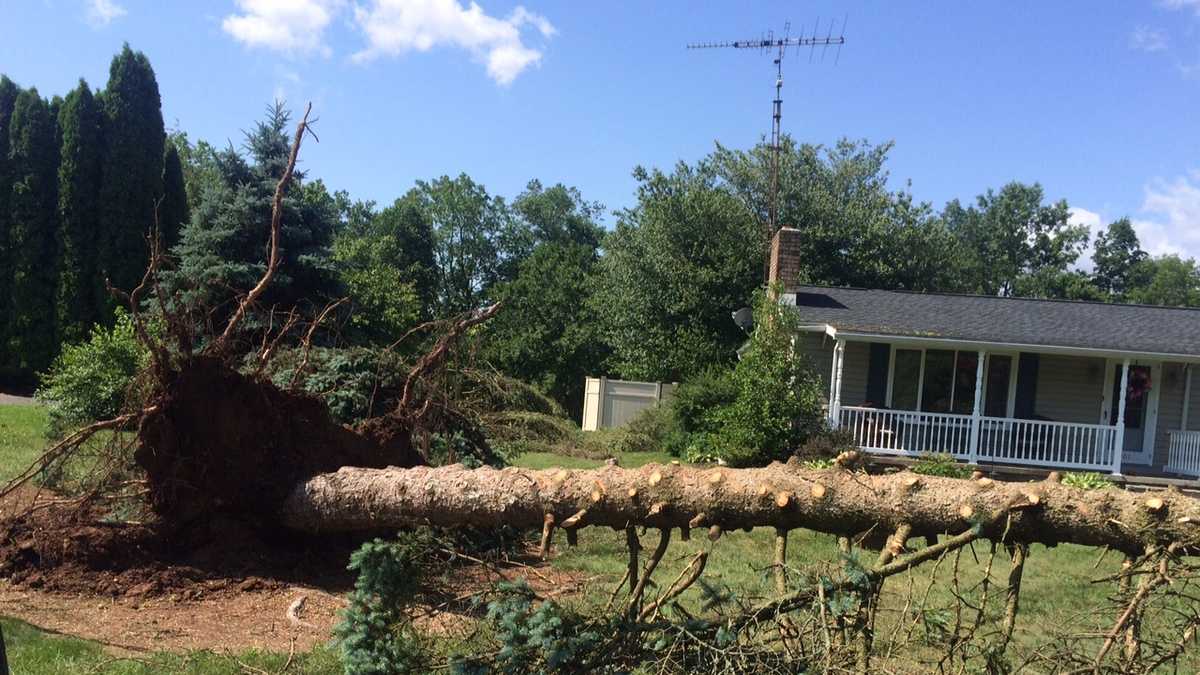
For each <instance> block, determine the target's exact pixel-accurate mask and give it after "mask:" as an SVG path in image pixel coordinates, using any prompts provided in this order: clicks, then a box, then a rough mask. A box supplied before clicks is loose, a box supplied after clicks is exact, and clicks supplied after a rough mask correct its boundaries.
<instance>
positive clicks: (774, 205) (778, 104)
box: [687, 19, 846, 241]
mask: <svg viewBox="0 0 1200 675" xmlns="http://www.w3.org/2000/svg"><path fill="white" fill-rule="evenodd" d="M820 23H821V22H820V19H818V20H817V21H816V22H815V23H813V32H812V34H811V35H810V36H808V37H805V36H804V30H803V29H801V31H800V37H796V38H794V37H792V36H791V23H790V22H788V23H785V24H784V28H783V37H782V38H776V37H775V33H774V31H767V34H766V35H765V36H764V37H762V38H759V39H757V40H734V41H731V42H694V43H691V44H689V45H688V46H687V48H688V49H757V50H759V51H760V52H768V51H772V50H773V51H774V52H775V60H774V64H775V100H774V101H773V102H772V107H771V195H770V196H771V201H770V204H769V205H768V209H769V211H768V217H767V240H768V241H770V239H771V237H774V236H775V232H776V231H778V230H779V156H780V152H781V149H782V148H781V143H782V121H783V57H784V56H785V55H786V54H787V49H788V47H796V48H800V47H809V56H808V60H809V62H810V63H811V62H812V57H813V53H814V52H815V51H816V48H817V47H821V58H822V60H824V58H825V53H826V52H827V51H828V50H829V47H830V45H836V46H837V48H838V49H837V57H836V58H835V61H834V62H835V64H836V62H837V59H840V58H841V54H842V45H843V44H845V43H846V37H845V31H846V22H845V20H843V21H842V30H841V33H840V34H839V35H838V36H837V37H833V21H832V20H830V22H829V30H828V32H827V33H826V35H825V36H824V37H818V36H817V30H818V29H819V26H820Z"/></svg>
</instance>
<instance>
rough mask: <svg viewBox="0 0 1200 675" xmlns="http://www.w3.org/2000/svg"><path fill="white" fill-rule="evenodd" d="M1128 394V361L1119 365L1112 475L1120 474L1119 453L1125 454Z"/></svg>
mask: <svg viewBox="0 0 1200 675" xmlns="http://www.w3.org/2000/svg"><path fill="white" fill-rule="evenodd" d="M1128 392H1129V359H1128V358H1126V359H1125V362H1124V363H1122V364H1121V388H1120V389H1117V436H1116V439H1115V441H1114V442H1113V455H1112V473H1113V475H1120V473H1121V453H1122V452H1125V399H1126V398H1127V397H1128Z"/></svg>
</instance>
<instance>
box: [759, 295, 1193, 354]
mask: <svg viewBox="0 0 1200 675" xmlns="http://www.w3.org/2000/svg"><path fill="white" fill-rule="evenodd" d="M782 301H783V302H784V303H786V304H791V305H794V306H795V307H796V311H797V312H798V313H799V314H800V318H801V321H802V323H804V324H806V325H811V326H813V327H818V326H819V327H821V328H822V329H823V328H824V326H826V325H828V326H831V327H832V328H833V329H834V330H835V331H836V332H837V334H838V336H839V337H862V338H878V339H883V340H889V339H890V340H892V341H911V342H926V343H945V344H955V343H970V344H972V345H978V346H979V347H981V348H991V349H1020V350H1023V351H1040V352H1049V353H1055V352H1058V353H1076V354H1092V355H1097V356H1105V355H1108V356H1117V355H1125V356H1145V357H1150V358H1162V359H1172V360H1180V361H1192V362H1196V361H1200V310H1197V309H1183V308H1174V307H1155V306H1147V305H1118V304H1106V303H1096V302H1071V301H1058V300H1032V299H1023V298H1000V297H992V296H979V295H948V294H933V293H910V292H903V291H878V290H866V289H858V288H827V287H821V286H801V287H798V288H796V289H795V290H794V292H792V293H788V294H786V295H785V296H783V298H782Z"/></svg>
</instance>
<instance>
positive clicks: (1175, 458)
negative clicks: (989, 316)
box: [800, 325, 1200, 478]
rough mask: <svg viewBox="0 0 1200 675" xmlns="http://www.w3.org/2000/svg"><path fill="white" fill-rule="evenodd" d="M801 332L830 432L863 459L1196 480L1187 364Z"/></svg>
mask: <svg viewBox="0 0 1200 675" xmlns="http://www.w3.org/2000/svg"><path fill="white" fill-rule="evenodd" d="M807 328H808V332H807V333H806V334H805V335H803V336H802V338H801V341H800V344H801V345H804V348H805V351H806V352H808V353H809V355H810V357H812V358H813V360H814V361H815V362H816V363H817V364H818V368H820V369H821V371H823V373H827V376H826V377H827V384H828V387H829V389H828V391H829V394H828V406H827V411H828V422H829V425H830V426H831V427H834V428H838V429H841V430H843V431H845V432H846V433H848V434H849V435H850V436H851V438H852V439H853V442H854V443H855V444H856V445H857V446H858V447H860V448H861V449H863V450H864V451H866V452H869V453H874V454H883V455H894V456H920V455H925V454H930V453H946V454H950V455H953V456H954V457H956V458H958V459H960V460H962V461H965V462H970V463H973V464H981V465H983V464H996V465H1017V466H1032V467H1044V468H1052V469H1069V470H1081V471H1098V472H1103V473H1109V474H1117V475H1121V474H1131V475H1135V474H1140V475H1177V476H1184V477H1192V478H1195V477H1198V476H1200V429H1195V428H1193V427H1194V426H1196V425H1195V424H1194V423H1196V422H1200V400H1193V398H1196V399H1200V393H1198V395H1197V396H1196V397H1193V396H1192V391H1191V390H1192V385H1193V383H1192V380H1193V379H1194V373H1193V371H1194V370H1195V369H1196V364H1195V363H1193V362H1192V361H1191V360H1189V359H1180V358H1179V357H1178V356H1174V355H1172V356H1173V358H1168V357H1166V356H1164V355H1155V354H1146V353H1134V352H1119V351H1112V350H1096V349H1085V348H1051V347H1045V346H1037V347H1034V346H1031V345H1015V344H1003V343H986V342H980V341H967V340H946V339H938V338H927V337H915V336H904V337H898V336H888V335H879V334H870V333H864V332H858V331H847V330H838V329H837V328H835V327H833V326H830V325H813V326H808V327H807ZM1122 392H1123V393H1124V395H1122Z"/></svg>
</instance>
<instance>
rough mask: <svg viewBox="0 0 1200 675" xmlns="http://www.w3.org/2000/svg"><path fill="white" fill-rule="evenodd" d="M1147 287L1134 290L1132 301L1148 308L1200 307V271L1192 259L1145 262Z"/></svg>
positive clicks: (1164, 259)
mask: <svg viewBox="0 0 1200 675" xmlns="http://www.w3.org/2000/svg"><path fill="white" fill-rule="evenodd" d="M1139 267H1140V270H1141V271H1140V273H1141V274H1142V275H1143V278H1144V279H1146V281H1145V284H1144V285H1143V286H1140V287H1136V288H1134V289H1132V290H1131V291H1130V293H1129V299H1130V300H1132V301H1133V302H1140V303H1142V304H1148V305H1168V306H1173V307H1200V269H1197V267H1196V261H1195V260H1193V259H1192V258H1188V259H1186V260H1184V259H1183V258H1180V257H1179V256H1177V255H1164V256H1161V257H1158V258H1153V259H1151V260H1146V261H1143V262H1142V264H1141V265H1140V266H1139Z"/></svg>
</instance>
